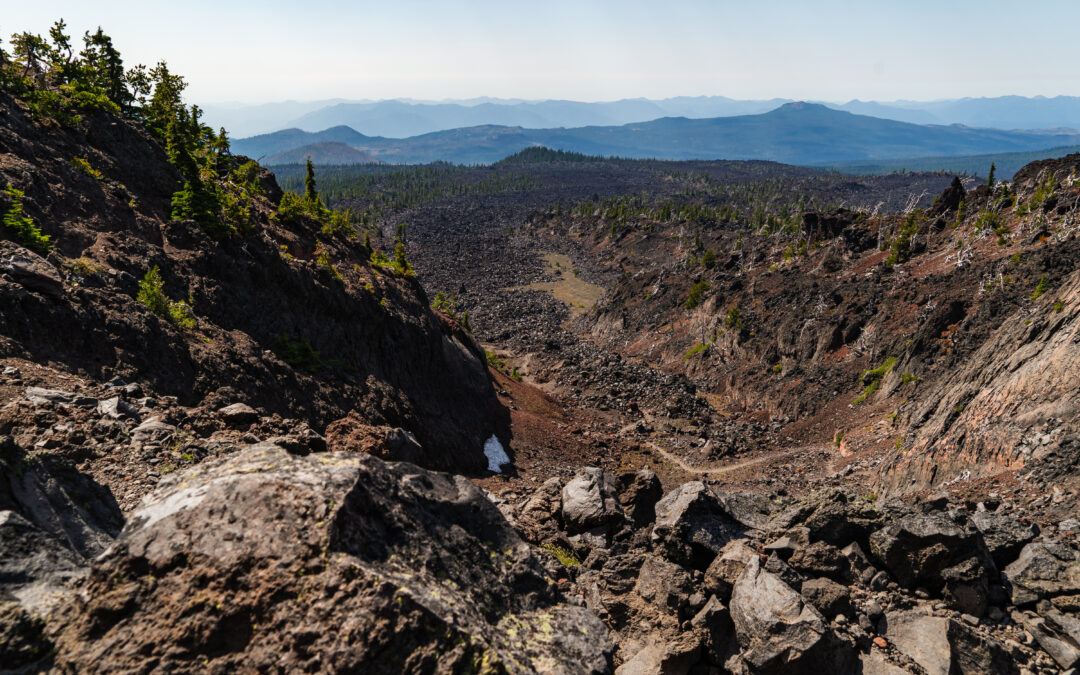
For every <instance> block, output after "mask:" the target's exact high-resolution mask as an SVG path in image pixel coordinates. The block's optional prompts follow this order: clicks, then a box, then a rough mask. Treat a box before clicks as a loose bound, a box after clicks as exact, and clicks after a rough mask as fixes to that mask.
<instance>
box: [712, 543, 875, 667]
mask: <svg viewBox="0 0 1080 675" xmlns="http://www.w3.org/2000/svg"><path fill="white" fill-rule="evenodd" d="M731 618H732V620H733V621H734V624H735V635H736V637H737V639H738V642H739V646H740V647H741V648H742V650H743V651H742V659H743V660H744V661H745V662H746V663H747V664H748V665H749V666H750V668H751V669H752V670H753V672H757V673H820V672H822V669H827V670H826V672H848V671H849V669H850V667H851V665H852V663H853V661H854V659H855V654H854V651H853V650H851V649H850V648H848V647H846V646H844V645H842V644H837V643H836V641H834V640H833V639H831V637H832V634H831V631H830V629H829V626H828V622H827V621H826V620H825V618H824V617H823V616H822V615H821V613H820V612H818V611H817V610H816V609H814V608H813V607H812V606H811V605H809V604H806V603H805V602H804V601H803V599H802V597H801V596H800V595H799V594H798V593H796V592H795V591H794V590H793V589H792V588H790V587H788V586H787V585H786V584H785V583H784V582H783V581H781V580H780V579H779V577H777V576H775V575H773V574H770V573H769V572H766V571H765V570H764V569H762V568H761V565H760V563H759V562H758V559H757V558H756V557H755V558H751V559H750V562H749V564H747V566H746V569H745V570H744V571H743V573H742V574H741V575H739V579H738V581H736V582H735V589H734V591H733V593H732V596H731Z"/></svg>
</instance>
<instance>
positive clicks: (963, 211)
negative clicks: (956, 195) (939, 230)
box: [952, 199, 967, 230]
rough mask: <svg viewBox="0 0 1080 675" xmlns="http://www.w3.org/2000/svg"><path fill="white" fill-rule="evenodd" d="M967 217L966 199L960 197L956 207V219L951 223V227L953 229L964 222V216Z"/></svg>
mask: <svg viewBox="0 0 1080 675" xmlns="http://www.w3.org/2000/svg"><path fill="white" fill-rule="evenodd" d="M966 217H967V199H961V200H960V205H959V206H957V207H956V220H954V221H953V223H952V228H953V229H954V230H955V229H956V228H958V227H960V226H961V225H963V224H964V218H966Z"/></svg>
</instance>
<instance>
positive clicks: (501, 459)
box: [484, 434, 510, 473]
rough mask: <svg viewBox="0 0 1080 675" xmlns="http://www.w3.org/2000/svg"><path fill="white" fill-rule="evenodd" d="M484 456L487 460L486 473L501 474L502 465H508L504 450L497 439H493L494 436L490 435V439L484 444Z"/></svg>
mask: <svg viewBox="0 0 1080 675" xmlns="http://www.w3.org/2000/svg"><path fill="white" fill-rule="evenodd" d="M484 456H485V457H487V460H488V471H494V472H495V473H502V466H503V464H509V463H510V458H509V457H508V456H507V455H506V450H503V446H502V443H500V442H499V439H498V438H495V434H492V435H491V438H489V439H487V441H485V442H484Z"/></svg>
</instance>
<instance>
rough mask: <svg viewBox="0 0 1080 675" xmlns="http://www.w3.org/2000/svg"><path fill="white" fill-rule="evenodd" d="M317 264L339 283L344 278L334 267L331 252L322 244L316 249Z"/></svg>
mask: <svg viewBox="0 0 1080 675" xmlns="http://www.w3.org/2000/svg"><path fill="white" fill-rule="evenodd" d="M315 264H316V265H318V266H319V268H320V269H324V270H326V271H327V272H329V273H330V276H332V277H334V278H335V279H337V280H338V281H341V280H342V279H343V277H342V276H341V272H339V271H338V268H336V267H334V262H333V261H332V260H330V252H329V251H327V250H326V248H325V247H323V246H322V244H319V245H317V246H316V247H315Z"/></svg>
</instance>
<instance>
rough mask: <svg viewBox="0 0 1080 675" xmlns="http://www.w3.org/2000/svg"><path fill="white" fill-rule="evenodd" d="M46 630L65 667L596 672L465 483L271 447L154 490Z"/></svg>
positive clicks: (550, 594) (580, 623)
mask: <svg viewBox="0 0 1080 675" xmlns="http://www.w3.org/2000/svg"><path fill="white" fill-rule="evenodd" d="M56 621H57V623H58V625H60V626H61V628H60V629H59V630H58V631H57V633H56V638H55V640H54V642H55V645H56V652H55V656H54V659H55V664H56V667H57V668H59V669H62V670H69V671H86V670H93V669H95V668H97V667H99V665H100V664H101V663H104V662H106V661H105V660H104V659H107V662H108V663H109V664H110V667H111V668H113V669H118V670H125V669H132V670H136V669H137V670H144V669H156V670H161V671H169V672H195V671H198V672H204V671H206V670H207V669H209V670H223V671H234V670H237V669H251V670H287V671H310V670H319V671H323V672H371V673H391V672H394V673H397V672H464V671H468V670H471V669H474V668H479V667H481V664H482V665H483V667H487V668H489V669H491V670H493V671H497V670H505V671H506V672H518V673H525V672H535V671H537V670H542V669H548V670H553V671H559V672H567V673H600V672H606V671H607V670H608V669H609V668H610V651H611V644H610V641H609V638H608V637H607V630H606V628H605V627H604V625H603V624H602V623H601V622H600V621H599V620H598V619H597V618H596V617H595V616H594V615H593V614H592V613H591V612H589V611H588V610H586V609H584V608H581V607H576V606H572V605H566V604H562V603H560V602H559V600H558V595H557V593H556V591H555V587H554V584H553V582H552V580H551V579H550V577H548V575H547V574H546V572H545V570H544V568H543V567H542V566H541V564H540V561H539V559H538V558H537V557H536V555H535V554H534V553H533V552H532V550H531V549H530V548H529V546H528V545H527V544H525V543H524V542H522V541H521V540H520V539H519V538H518V537H517V535H516V534H515V533H514V532H513V531H512V530H511V529H510V527H509V526H508V525H507V524H506V522H505V521H504V520H503V518H502V516H501V514H500V513H499V511H498V510H497V509H496V508H495V506H494V505H493V504H492V503H491V502H489V501H488V500H487V498H485V497H484V495H483V493H482V492H481V491H480V489H479V488H477V487H476V486H474V485H473V484H472V483H470V482H469V481H468V480H466V479H464V478H461V477H455V476H451V475H447V474H438V473H431V472H428V471H426V470H423V469H419V468H417V467H415V466H413V465H410V464H405V463H399V464H387V463H385V462H383V461H381V460H379V459H376V458H373V457H370V456H367V455H360V454H345V453H330V454H313V455H309V456H307V457H297V456H295V455H291V454H289V453H288V452H287V451H286V450H284V449H282V448H279V447H277V446H275V445H272V444H269V443H262V444H258V445H254V446H250V447H248V448H246V449H244V450H242V451H239V452H237V453H235V454H232V455H229V456H226V457H223V458H221V459H220V460H216V461H213V462H209V463H205V464H201V465H198V466H196V467H193V468H191V469H186V470H182V471H177V472H175V473H174V474H171V475H170V476H169V477H168V478H167V479H166V480H164V481H162V483H161V484H160V485H159V487H158V489H157V491H156V492H154V493H152V495H150V497H149V498H148V499H147V500H146V502H145V505H144V506H143V507H142V508H141V509H139V510H138V511H136V512H135V513H133V514H132V515H131V517H130V519H129V521H128V523H127V525H126V526H125V528H124V531H123V532H122V533H121V535H120V537H119V538H118V539H117V541H116V543H115V545H114V546H113V547H112V548H110V549H109V551H108V552H107V553H106V554H105V555H104V556H102V557H101V558H99V559H97V560H96V561H95V562H94V565H93V568H92V571H91V574H90V577H89V580H88V583H87V587H86V592H85V593H84V594H81V595H80V596H79V597H78V598H76V599H75V600H74V601H73V602H72V604H71V605H69V606H68V607H67V608H66V610H64V611H63V612H62V614H61V616H59V617H57V619H56ZM177 636H184V637H183V638H182V639H180V638H178V637H177Z"/></svg>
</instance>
